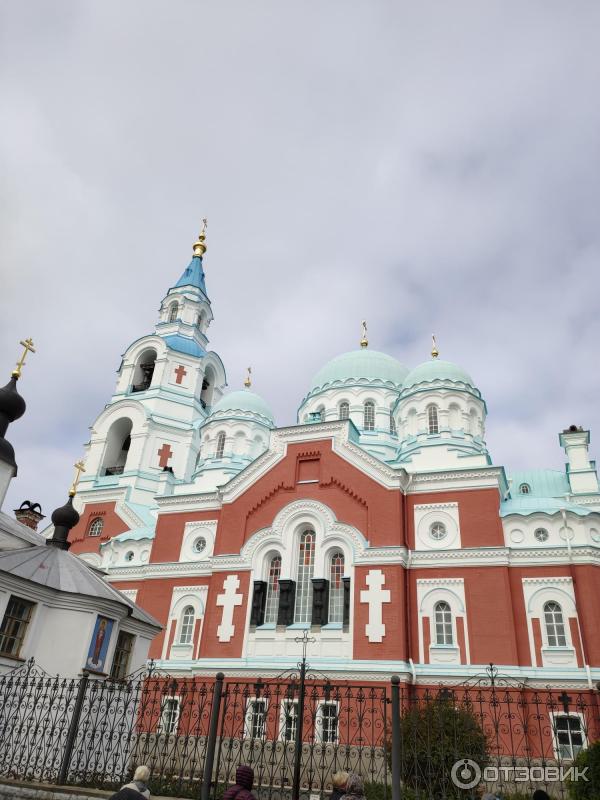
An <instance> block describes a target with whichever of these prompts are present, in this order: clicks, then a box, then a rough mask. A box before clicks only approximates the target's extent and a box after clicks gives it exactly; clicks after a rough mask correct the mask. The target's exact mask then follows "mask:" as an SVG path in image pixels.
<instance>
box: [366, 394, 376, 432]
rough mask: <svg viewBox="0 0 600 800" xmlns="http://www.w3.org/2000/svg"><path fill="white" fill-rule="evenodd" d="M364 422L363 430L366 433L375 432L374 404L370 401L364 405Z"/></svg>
mask: <svg viewBox="0 0 600 800" xmlns="http://www.w3.org/2000/svg"><path fill="white" fill-rule="evenodd" d="M363 416H364V421H363V428H364V429H365V430H366V431H374V430H375V403H374V402H373V401H372V400H367V402H366V403H365V405H364V414H363Z"/></svg>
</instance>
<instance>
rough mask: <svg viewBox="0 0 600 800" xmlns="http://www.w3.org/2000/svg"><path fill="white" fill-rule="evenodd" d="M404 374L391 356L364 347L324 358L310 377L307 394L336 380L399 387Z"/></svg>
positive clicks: (402, 368) (406, 370) (398, 363)
mask: <svg viewBox="0 0 600 800" xmlns="http://www.w3.org/2000/svg"><path fill="white" fill-rule="evenodd" d="M407 374H408V369H407V368H406V367H405V366H404V365H403V364H401V363H400V362H399V361H396V359H395V358H392V357H391V356H388V355H386V354H385V353H378V352H377V350H369V349H368V348H366V347H364V348H362V349H361V350H352V351H351V352H350V353H343V354H342V355H341V356H336V357H335V358H332V359H331V361H328V362H327V364H325V366H324V367H321V369H320V370H319V371H318V372H317V374H316V375H315V377H314V378H313V379H312V382H311V385H310V391H309V394H312V392H315V391H317V390H319V389H325V388H327V387H328V386H329V385H330V384H332V383H336V382H337V381H354V382H356V383H359V382H360V381H361V380H364V381H366V382H368V383H373V382H378V383H393V384H395V385H396V386H397V387H398V389H400V387H401V386H402V383H403V382H404V379H405V378H406V376H407Z"/></svg>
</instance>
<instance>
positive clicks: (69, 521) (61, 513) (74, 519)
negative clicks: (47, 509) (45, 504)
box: [52, 497, 79, 530]
mask: <svg viewBox="0 0 600 800" xmlns="http://www.w3.org/2000/svg"><path fill="white" fill-rule="evenodd" d="M78 522H79V514H78V513H77V511H75V509H74V508H73V498H72V497H69V499H68V500H67V502H66V503H65V504H64V506H61V507H60V508H57V509H55V510H54V511H53V512H52V524H53V525H54V527H55V528H59V527H63V528H67V530H71V528H74V527H75V525H77V523H78Z"/></svg>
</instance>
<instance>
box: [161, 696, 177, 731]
mask: <svg viewBox="0 0 600 800" xmlns="http://www.w3.org/2000/svg"><path fill="white" fill-rule="evenodd" d="M178 722H179V698H178V697H163V699H162V702H161V704H160V719H159V721H158V727H157V728H156V732H157V733H166V734H172V733H177V724H178Z"/></svg>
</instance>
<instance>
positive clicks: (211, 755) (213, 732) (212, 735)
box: [200, 672, 225, 800]
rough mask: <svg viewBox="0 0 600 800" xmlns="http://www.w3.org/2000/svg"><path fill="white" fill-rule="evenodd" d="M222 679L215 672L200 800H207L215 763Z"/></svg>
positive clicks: (218, 673) (223, 676) (221, 674)
mask: <svg viewBox="0 0 600 800" xmlns="http://www.w3.org/2000/svg"><path fill="white" fill-rule="evenodd" d="M224 679H225V675H224V674H223V673H222V672H217V675H216V680H215V688H214V691H213V702H212V708H211V710H210V722H209V726H208V742H207V743H206V758H205V759H204V770H203V771H202V788H201V789H200V800H208V798H209V797H210V787H211V783H212V773H213V765H214V763H215V747H216V744H217V730H218V727H219V715H220V713H221V697H222V695H223V681H224Z"/></svg>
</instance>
